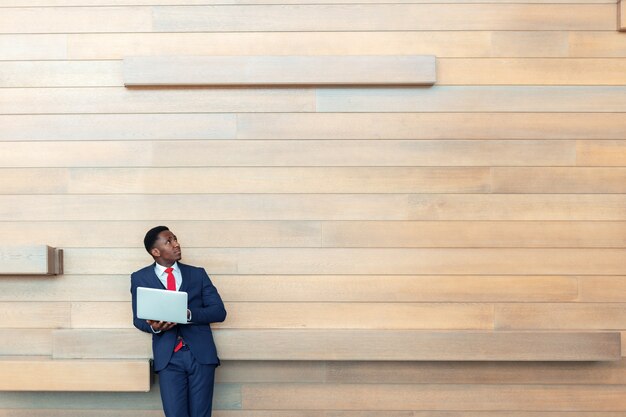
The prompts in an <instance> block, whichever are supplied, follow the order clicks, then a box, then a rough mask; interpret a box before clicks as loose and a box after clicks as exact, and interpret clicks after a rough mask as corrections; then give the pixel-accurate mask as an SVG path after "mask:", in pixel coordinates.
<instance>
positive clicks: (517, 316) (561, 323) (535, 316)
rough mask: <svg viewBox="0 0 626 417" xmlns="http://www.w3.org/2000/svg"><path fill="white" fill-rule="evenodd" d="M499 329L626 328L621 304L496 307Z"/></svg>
mask: <svg viewBox="0 0 626 417" xmlns="http://www.w3.org/2000/svg"><path fill="white" fill-rule="evenodd" d="M495 314H496V329H503V330H510V329H514V330H518V329H551V330H552V329H559V330H571V329H598V330H607V329H616V330H621V329H624V328H625V327H626V308H624V304H621V303H520V304H498V305H496V307H495Z"/></svg>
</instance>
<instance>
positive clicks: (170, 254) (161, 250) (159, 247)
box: [150, 230, 182, 266]
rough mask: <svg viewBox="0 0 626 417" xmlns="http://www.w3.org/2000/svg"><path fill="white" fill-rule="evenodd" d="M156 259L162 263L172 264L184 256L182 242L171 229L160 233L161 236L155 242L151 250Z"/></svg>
mask: <svg viewBox="0 0 626 417" xmlns="http://www.w3.org/2000/svg"><path fill="white" fill-rule="evenodd" d="M150 253H151V254H152V256H154V259H155V260H156V261H157V262H158V263H159V264H160V265H166V266H170V265H172V264H173V263H174V262H176V261H180V259H181V258H182V252H181V249H180V244H179V243H178V239H177V238H176V235H175V234H174V233H172V232H171V231H169V230H164V231H162V232H161V233H159V238H158V239H157V240H156V242H154V247H153V248H152V250H151V251H150Z"/></svg>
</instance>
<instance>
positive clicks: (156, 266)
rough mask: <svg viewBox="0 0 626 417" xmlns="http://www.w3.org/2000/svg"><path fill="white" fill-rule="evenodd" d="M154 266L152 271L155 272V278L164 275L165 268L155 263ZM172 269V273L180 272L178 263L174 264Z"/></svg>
mask: <svg viewBox="0 0 626 417" xmlns="http://www.w3.org/2000/svg"><path fill="white" fill-rule="evenodd" d="M154 265H155V267H154V269H155V270H156V271H157V276H161V275H163V274H164V273H165V269H166V267H165V266H163V265H159V264H158V263H157V262H155V263H154ZM172 268H173V269H174V271H176V272H180V268H178V262H174V265H172Z"/></svg>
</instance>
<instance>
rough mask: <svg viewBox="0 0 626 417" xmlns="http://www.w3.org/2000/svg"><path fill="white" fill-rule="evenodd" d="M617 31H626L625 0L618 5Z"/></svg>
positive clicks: (621, 0)
mask: <svg viewBox="0 0 626 417" xmlns="http://www.w3.org/2000/svg"><path fill="white" fill-rule="evenodd" d="M617 13H618V15H617V30H619V31H621V32H624V31H626V7H625V6H624V0H620V1H619V2H618V3H617Z"/></svg>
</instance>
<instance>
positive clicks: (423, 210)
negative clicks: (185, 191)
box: [0, 194, 626, 223]
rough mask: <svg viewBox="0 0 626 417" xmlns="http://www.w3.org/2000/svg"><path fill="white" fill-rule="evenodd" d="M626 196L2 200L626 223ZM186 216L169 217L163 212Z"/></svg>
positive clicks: (126, 215)
mask: <svg viewBox="0 0 626 417" xmlns="http://www.w3.org/2000/svg"><path fill="white" fill-rule="evenodd" d="M625 204H626V196H624V195H620V194H493V195H487V194H419V195H418V194H350V195H343V194H334V195H328V194H307V195H299V194H293V195H291V194H269V195H265V194H205V195H168V194H164V195H142V196H136V195H132V194H130V195H48V196H38V195H11V196H8V195H0V221H5V222H6V221H79V220H83V221H88V220H89V221H107V220H117V221H120V220H141V221H146V222H151V223H152V222H159V223H160V222H165V221H169V222H171V221H176V220H186V221H189V220H246V221H249V220H455V221H458V220H569V221H573V220H581V221H589V220H604V221H607V220H610V221H613V220H618V221H624V220H626V212H624V205H625ZM167 205H175V206H179V207H185V210H184V211H176V212H170V213H168V214H167V216H164V215H163V212H162V210H161V209H160V208H161V207H164V206H167Z"/></svg>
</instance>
